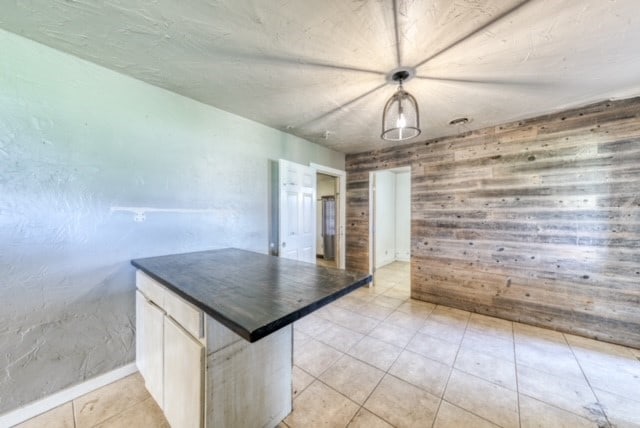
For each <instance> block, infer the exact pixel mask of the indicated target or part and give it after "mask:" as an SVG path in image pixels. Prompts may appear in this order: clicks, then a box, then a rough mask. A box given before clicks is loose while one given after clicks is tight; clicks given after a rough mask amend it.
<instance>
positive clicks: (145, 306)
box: [136, 291, 164, 408]
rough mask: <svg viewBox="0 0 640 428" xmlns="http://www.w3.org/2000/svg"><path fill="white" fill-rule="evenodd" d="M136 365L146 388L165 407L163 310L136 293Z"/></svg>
mask: <svg viewBox="0 0 640 428" xmlns="http://www.w3.org/2000/svg"><path fill="white" fill-rule="evenodd" d="M136 310H137V312H136V352H137V355H136V363H137V366H138V370H140V374H141V375H142V377H143V378H144V383H145V386H146V387H147V390H148V391H149V393H150V394H151V396H152V397H153V399H154V400H156V403H158V405H159V406H160V407H161V408H162V407H163V393H162V389H163V379H162V377H163V371H164V364H163V357H162V352H163V351H164V349H163V330H164V325H163V320H164V312H163V311H162V309H160V308H159V307H157V306H156V305H154V304H153V303H151V302H149V301H148V300H147V299H146V298H145V297H144V295H142V293H140V292H139V291H136Z"/></svg>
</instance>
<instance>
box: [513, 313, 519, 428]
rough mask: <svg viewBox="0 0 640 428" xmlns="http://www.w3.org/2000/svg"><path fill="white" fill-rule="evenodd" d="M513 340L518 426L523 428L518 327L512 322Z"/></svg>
mask: <svg viewBox="0 0 640 428" xmlns="http://www.w3.org/2000/svg"><path fill="white" fill-rule="evenodd" d="M511 339H512V340H513V369H514V370H515V372H516V400H517V403H518V426H519V427H520V428H522V414H521V413H522V412H521V411H520V381H519V380H518V356H517V354H516V326H515V324H514V323H513V321H511Z"/></svg>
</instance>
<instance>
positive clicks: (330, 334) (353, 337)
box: [315, 323, 364, 352]
mask: <svg viewBox="0 0 640 428" xmlns="http://www.w3.org/2000/svg"><path fill="white" fill-rule="evenodd" d="M363 337H364V335H363V334H361V333H357V332H355V331H353V330H350V329H348V328H346V327H342V326H340V325H337V324H333V323H331V325H329V326H327V328H326V329H325V330H324V331H323V332H321V333H318V334H317V335H316V337H315V338H316V340H319V341H321V342H323V343H325V344H327V345H331V346H332V347H334V348H336V349H337V350H339V351H342V352H346V351H348V350H349V349H351V347H352V346H353V345H355V344H356V343H358V342H359V341H360V340H361V339H362V338H363Z"/></svg>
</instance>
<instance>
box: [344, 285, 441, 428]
mask: <svg viewBox="0 0 640 428" xmlns="http://www.w3.org/2000/svg"><path fill="white" fill-rule="evenodd" d="M409 300H411V295H409V297H408V298H406V299H404V301H403V302H402V303H401V304H400V305H398V307H396V308H395V309H394V310H393V311H392V312H391V313H389V315H387V316H386V317H385V318H384V319H383V320H381V321H380V322H379V323H378V325H377V326H376V327H374V328H372V329H371V330H370V331H369V333H367V335H366V336H365V337H371V336H370V334H371V332H372V331H373V330H375V329H376V328H377V327H378V326H379V325H380V324H381V323H382V322H384V321H385V320H387V319H388V318H389V317H390V316H391V314H392V313H394V312H396V311H397V310H398V308H399V307H400V306H402V305H403V304H404V303H406V302H408V301H409ZM374 304H375V303H374ZM434 309H435V308H434ZM431 312H433V310H432V311H431ZM431 312H430V313H429V315H427V317H426V318H424V319H423V322H422V323H423V324H424V323H425V322H426V320H427V318H428V317H429V316H430V315H431ZM403 313H404V312H403ZM407 315H409V314H407ZM394 325H395V324H394ZM398 328H400V327H398ZM420 328H421V327H418V329H417V330H416V331H415V332H414V333H413V335H412V336H411V338H410V339H409V340H408V341H407V343H406V344H405V345H404V347H402V350H401V351H400V352H399V353H398V356H397V357H396V358H395V359H394V360H393V362H392V363H391V364H390V365H389V367H388V368H387V370H385V371H384V373H383V375H382V376H381V377H380V380H379V381H378V383H376V386H374V387H373V388H372V389H371V392H370V393H369V395H367V397H366V398H365V399H364V400H363V402H362V404H361V405H360V408H359V409H358V410H357V411H356V413H355V414H354V416H353V417H352V418H351V420H350V421H349V422H348V423H347V426H348V425H349V424H350V423H351V421H352V420H353V418H355V416H356V415H357V414H358V412H359V411H360V410H361V409H365V410H366V411H368V412H369V413H371V414H372V415H375V416H377V417H378V418H380V419H381V420H383V421H385V422H387V423H388V424H389V425H391V426H394V425H393V424H392V423H391V422H390V421H388V420H386V419H385V418H383V417H382V416H380V415H378V414H376V413H374V412H373V411H371V410H370V409H367V408H366V407H364V405H365V403H366V402H367V401H368V400H369V398H371V396H372V395H373V393H374V391H375V390H376V389H377V388H378V386H380V384H381V383H382V379H384V378H385V376H387V375H389V376H393V375H392V374H391V373H389V370H391V367H393V365H394V364H395V363H396V361H398V358H400V355H401V354H402V352H404V351H405V350H406V348H407V346H408V345H409V343H410V342H411V341H412V340H413V338H414V337H415V336H416V335H417V334H418V332H419V331H420ZM371 338H372V339H376V338H375V337H371ZM362 339H364V337H363V338H362ZM362 339H361V340H362ZM376 340H380V339H376ZM380 341H381V342H384V343H388V342H385V341H384V340H380ZM358 343H359V342H358ZM388 344H389V345H392V346H395V345H393V344H390V343H388ZM354 346H355V345H354ZM398 348H400V347H399V346H398ZM349 356H350V357H352V358H354V359H356V360H357V361H361V362H362V363H364V364H367V365H369V366H371V367H374V368H376V369H378V370H380V368H378V367H375V366H373V365H371V364H369V363H367V362H366V361H362V360H360V359H358V358H356V357H353V356H352V355H349ZM380 371H382V370H380ZM393 377H395V378H396V379H398V378H397V377H396V376H393ZM400 380H402V379H400Z"/></svg>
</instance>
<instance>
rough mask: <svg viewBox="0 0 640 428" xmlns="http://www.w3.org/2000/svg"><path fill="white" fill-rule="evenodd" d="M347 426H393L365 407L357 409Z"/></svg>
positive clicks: (391, 427)
mask: <svg viewBox="0 0 640 428" xmlns="http://www.w3.org/2000/svg"><path fill="white" fill-rule="evenodd" d="M347 428H393V425H389V424H388V423H387V422H385V421H384V420H382V419H380V418H379V417H377V416H376V415H374V414H373V413H371V412H370V411H368V410H367V409H365V408H362V409H360V410H358V413H356V415H355V416H354V417H353V420H352V421H351V422H350V423H349V425H347Z"/></svg>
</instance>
